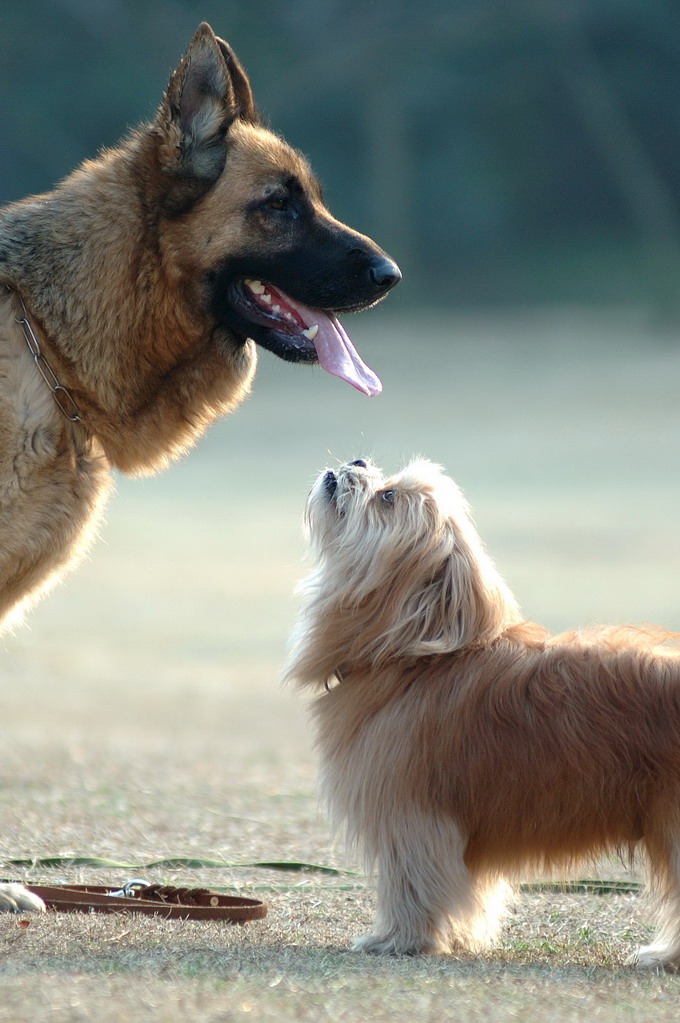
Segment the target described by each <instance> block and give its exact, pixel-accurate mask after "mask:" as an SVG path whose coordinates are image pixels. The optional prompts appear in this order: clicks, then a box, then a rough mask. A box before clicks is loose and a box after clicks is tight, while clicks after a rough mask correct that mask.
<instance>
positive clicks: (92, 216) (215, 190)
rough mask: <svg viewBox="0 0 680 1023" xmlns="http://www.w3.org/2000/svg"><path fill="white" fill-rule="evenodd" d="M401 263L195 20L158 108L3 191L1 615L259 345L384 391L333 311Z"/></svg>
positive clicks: (384, 287)
mask: <svg viewBox="0 0 680 1023" xmlns="http://www.w3.org/2000/svg"><path fill="white" fill-rule="evenodd" d="M400 276H401V275H400V272H399V269H398V267H397V266H396V264H395V263H394V262H393V261H392V260H391V259H390V258H389V257H388V256H387V255H386V254H385V253H384V252H383V251H382V249H380V248H379V247H378V246H377V245H376V244H375V243H374V242H373V241H371V240H370V239H369V238H367V237H365V236H364V235H362V234H359V233H357V232H356V231H353V230H351V229H350V228H348V227H346V226H345V225H344V224H342V223H340V222H339V221H338V220H336V219H335V218H334V217H333V216H332V215H331V214H330V213H329V211H328V210H327V209H326V207H325V206H324V203H323V200H322V196H321V190H320V187H319V184H318V182H317V180H316V179H315V178H314V176H313V174H312V172H311V170H310V168H309V166H308V164H307V163H306V161H305V159H304V158H303V157H302V156H301V155H300V154H299V153H298V152H296V151H295V150H294V149H292V148H291V147H290V146H289V145H287V144H286V143H285V142H284V141H283V140H282V139H281V138H279V137H278V136H277V135H275V134H273V133H272V132H271V131H269V130H267V129H266V128H265V127H264V126H263V125H262V123H261V121H260V119H259V117H258V114H257V111H256V108H255V104H254V101H253V96H252V92H251V88H250V84H249V82H248V78H247V76H246V74H245V72H244V70H243V68H242V67H241V64H240V63H239V61H238V59H237V58H236V56H235V55H234V52H233V51H232V49H231V48H230V47H229V46H228V45H227V43H225V42H224V41H223V40H221V39H218V38H217V37H216V36H215V35H214V33H213V31H212V29H211V28H210V26H209V25H207V24H202V25H201V26H200V27H199V29H198V31H197V32H196V34H195V36H194V38H193V39H192V40H191V43H190V44H189V48H188V50H187V52H186V54H185V55H184V57H183V58H182V60H181V61H180V63H179V65H178V67H177V69H176V70H175V71H174V73H173V74H172V77H171V79H170V84H169V86H168V90H167V93H166V95H165V96H164V98H163V101H162V103H161V106H160V108H159V110H158V113H157V115H156V118H155V120H154V121H153V123H151V124H150V125H148V126H144V127H142V128H140V129H138V130H137V131H135V132H134V133H133V134H131V135H130V137H129V138H128V139H127V140H126V141H124V142H123V143H122V145H121V146H120V147H119V148H117V149H114V150H111V151H108V152H105V153H103V154H102V155H101V156H99V157H98V158H97V159H96V160H93V161H88V162H86V163H84V164H83V165H82V166H81V167H79V168H78V169H77V170H76V171H75V172H74V173H73V174H72V175H70V176H69V177H68V178H66V180H64V181H63V182H62V183H61V184H59V185H58V186H57V187H56V188H55V189H54V190H53V191H52V192H48V193H47V194H45V195H41V196H37V197H31V198H28V199H25V200H23V201H21V202H18V203H15V204H12V205H10V206H8V207H6V208H5V209H4V210H2V211H0V530H1V535H2V543H1V544H0V620H3V621H7V619H8V618H9V617H14V614H15V612H17V611H20V610H23V608H24V607H25V606H26V605H27V604H28V603H30V602H31V600H33V599H34V598H35V597H36V596H37V595H39V594H40V593H42V592H44V591H45V590H46V589H47V588H48V587H49V585H50V584H51V583H52V582H54V581H56V579H57V578H58V577H59V575H60V574H61V573H62V572H63V571H64V569H65V568H66V567H67V566H68V565H69V563H72V562H73V561H74V560H75V559H76V557H77V556H78V554H79V553H80V552H82V550H83V548H84V545H85V544H86V542H87V540H88V538H89V537H90V536H91V534H92V532H93V525H94V523H95V522H96V519H97V514H98V512H99V511H100V510H101V508H102V506H103V503H104V500H105V497H106V494H107V491H108V490H109V486H110V482H109V481H110V470H111V467H112V466H115V467H116V468H118V469H120V470H121V471H122V472H124V473H129V474H132V475H135V474H148V473H151V472H153V471H155V470H157V469H159V468H162V467H163V466H165V465H166V464H167V463H168V462H169V461H170V460H172V459H173V458H174V457H176V456H178V455H180V454H181V453H182V452H184V451H186V450H187V449H188V448H189V447H190V446H191V445H192V444H193V443H194V441H195V440H196V439H197V438H198V437H199V435H200V434H201V433H202V432H203V431H204V430H205V429H206V427H207V426H208V425H209V424H210V423H211V422H212V421H213V420H214V419H216V418H217V417H218V416H221V415H223V414H225V413H227V412H230V411H231V410H232V409H234V408H236V406H237V405H238V404H239V403H240V402H241V401H242V399H243V398H244V396H245V395H246V394H247V392H248V390H249V388H250V385H251V382H252V378H253V374H254V371H255V363H256V346H258V345H259V346H261V347H262V348H266V349H268V350H269V351H271V352H274V353H275V354H276V355H278V356H280V357H281V358H282V359H286V360H288V361H289V362H301V363H317V362H318V363H319V364H320V365H321V366H322V367H323V368H325V369H326V370H328V371H329V372H330V373H333V374H335V375H336V376H339V377H341V378H343V379H345V380H347V381H348V382H349V383H351V384H352V385H354V386H355V387H357V388H358V389H359V390H362V391H364V392H365V393H367V394H369V395H370V394H376V393H377V392H378V391H379V390H380V381H379V380H378V378H377V377H376V376H375V375H374V374H373V373H372V371H371V370H370V369H369V368H368V367H367V366H365V365H364V363H363V362H362V361H361V359H360V358H359V356H358V354H357V353H356V351H355V350H354V348H353V346H352V344H351V342H350V340H349V338H348V337H347V334H346V333H345V331H344V329H343V328H342V326H341V325H340V323H339V321H338V320H337V318H336V314H337V313H344V312H352V311H356V310H360V309H365V308H367V307H369V306H371V305H373V304H374V303H376V302H377V301H379V300H380V299H381V298H383V297H384V296H385V294H386V293H387V292H388V291H389V289H390V288H391V287H392V286H393V285H394V284H396V283H397V282H398V281H399V279H400ZM0 901H2V900H1V899H0ZM5 901H6V903H11V902H12V896H11V895H10V894H7V897H6V900H5ZM7 908H13V906H12V905H8V907H7Z"/></svg>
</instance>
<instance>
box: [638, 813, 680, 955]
mask: <svg viewBox="0 0 680 1023" xmlns="http://www.w3.org/2000/svg"><path fill="white" fill-rule="evenodd" d="M676 816H677V814H676ZM678 823H679V826H678V828H677V830H675V831H674V832H673V833H672V834H671V832H670V829H668V830H667V831H666V834H665V835H664V837H663V840H658V839H657V837H656V836H655V837H654V838H646V839H645V845H646V846H647V853H648V856H649V867H650V888H651V890H652V892H653V894H654V896H655V899H656V902H657V918H658V921H659V931H658V933H657V935H656V937H655V938H654V940H653V941H652V943H651V944H650V945H642V946H641V947H640V948H639V949H638V950H637V952H635V953H634V954H633V955H632V956H630V958H629V959H628V960H627V963H628V965H629V966H640V967H643V968H646V969H663V968H665V967H671V968H674V969H678V968H680V821H679V822H678ZM666 826H668V821H666Z"/></svg>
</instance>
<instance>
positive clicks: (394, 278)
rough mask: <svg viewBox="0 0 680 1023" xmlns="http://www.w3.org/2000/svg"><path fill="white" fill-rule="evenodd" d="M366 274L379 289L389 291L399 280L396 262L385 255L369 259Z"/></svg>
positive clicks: (399, 271)
mask: <svg viewBox="0 0 680 1023" xmlns="http://www.w3.org/2000/svg"><path fill="white" fill-rule="evenodd" d="M368 275H369V277H370V278H371V280H372V281H373V283H374V284H376V285H377V286H378V287H379V288H380V289H381V291H389V290H390V288H393V287H394V285H395V284H398V283H399V281H400V280H401V270H400V269H399V267H398V266H397V264H396V263H395V262H394V261H393V260H391V259H388V258H387V256H385V257H376V259H374V260H372V261H371V265H370V267H369V270H368Z"/></svg>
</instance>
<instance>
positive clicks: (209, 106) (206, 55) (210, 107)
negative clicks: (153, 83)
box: [155, 22, 257, 213]
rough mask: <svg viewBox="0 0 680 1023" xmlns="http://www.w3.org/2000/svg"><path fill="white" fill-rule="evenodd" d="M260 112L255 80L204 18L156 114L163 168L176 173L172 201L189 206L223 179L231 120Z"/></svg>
mask: <svg viewBox="0 0 680 1023" xmlns="http://www.w3.org/2000/svg"><path fill="white" fill-rule="evenodd" d="M239 117H242V118H243V119H245V120H251V121H254V120H256V118H257V114H256V112H255V104H254V102H253V96H252V92H251V89H250V84H249V82H248V78H247V76H246V73H245V71H244V70H243V68H242V67H241V65H240V63H239V62H238V60H237V59H236V57H235V55H234V54H233V52H232V50H231V49H230V47H228V46H227V44H226V43H224V42H222V40H218V39H217V37H216V36H215V34H214V32H213V30H212V29H211V28H210V25H208V24H206V23H205V22H203V24H202V25H200V26H199V28H198V31H197V32H196V34H195V36H194V37H193V39H192V40H191V42H190V43H189V47H188V49H187V51H186V53H185V54H184V56H183V57H182V59H181V61H180V63H179V65H178V66H177V68H176V69H175V71H174V72H173V74H172V76H171V78H170V84H169V85H168V91H167V93H166V94H165V97H164V99H163V103H162V105H161V108H160V110H159V112H158V116H157V118H156V124H155V128H156V133H159V134H160V136H161V144H160V154H159V155H160V164H161V171H162V172H163V173H164V174H166V175H169V176H170V182H171V184H170V188H169V190H168V193H167V195H166V207H167V209H168V211H169V212H171V213H179V212H182V211H183V210H185V209H187V208H188V207H189V206H191V204H192V203H193V202H195V201H196V200H197V199H199V198H200V197H201V196H202V195H203V194H204V193H205V192H207V191H208V189H209V188H210V187H211V186H212V185H213V184H214V183H215V181H217V179H218V178H219V176H220V174H221V173H222V171H223V169H224V164H225V160H226V155H227V140H226V135H227V131H228V129H229V126H230V125H231V124H232V123H233V121H235V120H236V118H239Z"/></svg>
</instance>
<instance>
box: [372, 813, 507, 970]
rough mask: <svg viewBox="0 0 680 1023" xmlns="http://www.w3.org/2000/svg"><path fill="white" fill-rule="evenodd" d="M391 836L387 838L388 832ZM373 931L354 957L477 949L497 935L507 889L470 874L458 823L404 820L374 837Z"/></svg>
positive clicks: (420, 818)
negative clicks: (455, 947) (375, 898)
mask: <svg viewBox="0 0 680 1023" xmlns="http://www.w3.org/2000/svg"><path fill="white" fill-rule="evenodd" d="M387 830H388V829H387V828H386V829H385V832H387ZM373 837H374V838H375V840H376V845H375V852H376V859H377V862H378V871H379V873H378V908H377V913H376V919H375V931H374V932H373V933H370V934H365V935H363V936H362V937H361V938H358V939H357V941H356V942H355V943H354V945H353V947H354V949H356V950H358V951H364V952H372V953H374V954H390V953H391V954H398V953H402V954H403V953H409V954H415V953H418V952H446V951H449V950H450V949H451V947H452V945H453V944H462V945H466V946H473V947H474V946H479V945H481V944H486V942H487V941H488V940H489V938H490V937H491V936H492V935H493V934H495V932H496V930H497V923H498V920H499V918H500V910H501V902H502V898H501V895H502V890H503V889H504V887H505V886H504V885H503V884H502V883H494V882H490V883H480V882H478V881H476V880H475V878H474V877H473V876H472V875H471V874H470V872H469V871H468V870H467V867H466V866H465V862H464V859H463V855H464V852H465V844H466V843H465V839H464V837H463V836H462V835H461V833H460V830H459V829H458V827H457V826H456V824H455V822H454V821H453V820H451V819H450V818H449V819H444V818H433V817H426V816H424V815H417V814H413V815H410V816H405V817H404V816H402V817H401V818H400V820H399V821H398V822H397V823H395V824H394V825H393V826H391V827H390V828H389V834H387V833H384V834H382V835H378V834H375V835H374V836H373Z"/></svg>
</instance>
